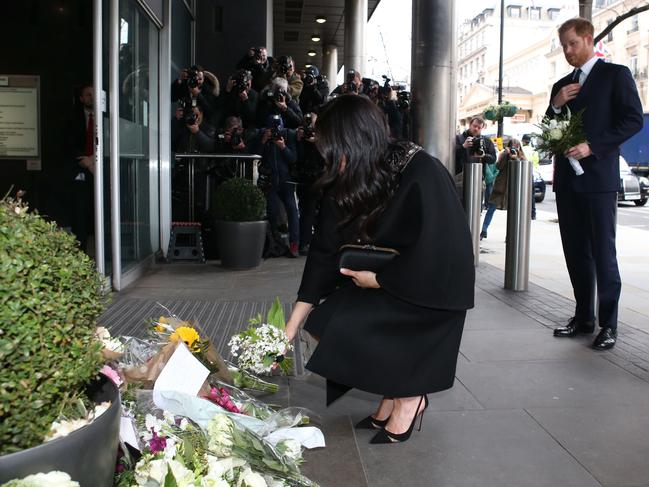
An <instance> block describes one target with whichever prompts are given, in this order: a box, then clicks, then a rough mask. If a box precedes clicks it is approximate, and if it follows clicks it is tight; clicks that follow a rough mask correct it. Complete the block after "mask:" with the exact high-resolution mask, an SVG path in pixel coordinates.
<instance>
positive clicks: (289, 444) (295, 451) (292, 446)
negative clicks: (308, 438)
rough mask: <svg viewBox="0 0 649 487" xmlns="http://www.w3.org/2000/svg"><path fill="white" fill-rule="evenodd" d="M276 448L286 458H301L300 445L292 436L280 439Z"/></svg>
mask: <svg viewBox="0 0 649 487" xmlns="http://www.w3.org/2000/svg"><path fill="white" fill-rule="evenodd" d="M277 449H278V450H279V451H280V452H281V453H282V454H283V455H286V456H287V457H288V458H290V459H292V460H295V461H298V460H301V459H302V445H301V444H300V442H299V441H296V440H294V439H292V438H288V439H286V440H282V441H280V442H279V443H278V444H277Z"/></svg>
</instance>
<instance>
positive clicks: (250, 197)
mask: <svg viewBox="0 0 649 487" xmlns="http://www.w3.org/2000/svg"><path fill="white" fill-rule="evenodd" d="M212 207H213V208H214V217H215V218H216V219H217V220H225V221H231V222H249V221H258V220H263V219H264V216H265V214H266V198H265V197H264V193H262V191H261V190H260V189H259V188H258V187H257V186H255V185H254V184H252V182H250V181H248V180H247V179H242V178H233V179H229V180H227V181H225V182H224V183H223V184H221V185H220V186H219V187H218V188H217V190H216V192H215V195H214V201H213V206H212Z"/></svg>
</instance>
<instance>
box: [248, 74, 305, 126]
mask: <svg viewBox="0 0 649 487" xmlns="http://www.w3.org/2000/svg"><path fill="white" fill-rule="evenodd" d="M271 115H280V116H281V118H282V126H283V127H287V128H290V129H296V128H298V127H299V126H300V125H301V124H302V110H300V105H298V103H297V102H296V101H295V100H294V99H292V98H291V95H289V94H288V82H287V81H286V79H284V78H275V79H273V81H272V82H271V84H270V85H269V86H267V87H266V88H264V90H263V91H262V92H261V96H260V99H259V106H258V108H257V126H258V127H263V126H264V124H265V123H266V121H267V120H268V119H269V117H270V116H271Z"/></svg>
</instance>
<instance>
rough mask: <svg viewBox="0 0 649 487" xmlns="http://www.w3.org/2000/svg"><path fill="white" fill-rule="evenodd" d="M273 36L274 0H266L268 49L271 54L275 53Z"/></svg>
mask: <svg viewBox="0 0 649 487" xmlns="http://www.w3.org/2000/svg"><path fill="white" fill-rule="evenodd" d="M273 36H274V31H273V0H266V49H267V50H268V54H269V55H274V53H273Z"/></svg>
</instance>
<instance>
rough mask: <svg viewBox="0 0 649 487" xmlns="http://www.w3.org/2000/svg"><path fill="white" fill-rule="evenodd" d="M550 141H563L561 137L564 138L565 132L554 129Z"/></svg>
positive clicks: (551, 131)
mask: <svg viewBox="0 0 649 487" xmlns="http://www.w3.org/2000/svg"><path fill="white" fill-rule="evenodd" d="M549 135H550V139H552V140H561V137H563V132H562V130H561V129H558V128H553V129H551V130H550V133H549Z"/></svg>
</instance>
